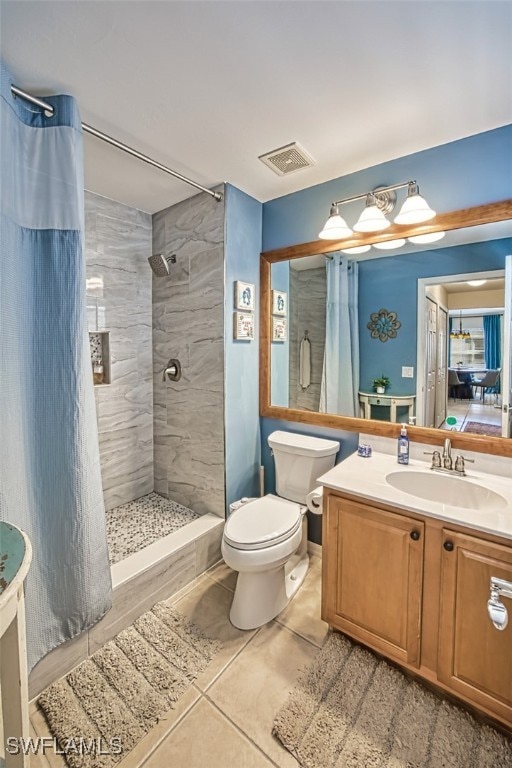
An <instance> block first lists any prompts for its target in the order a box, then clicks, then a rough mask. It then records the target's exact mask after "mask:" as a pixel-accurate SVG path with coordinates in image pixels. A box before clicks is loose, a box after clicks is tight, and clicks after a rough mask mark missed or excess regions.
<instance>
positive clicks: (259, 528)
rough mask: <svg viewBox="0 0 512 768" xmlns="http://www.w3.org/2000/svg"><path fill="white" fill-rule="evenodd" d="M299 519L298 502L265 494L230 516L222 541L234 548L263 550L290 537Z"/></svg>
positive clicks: (300, 517) (298, 525)
mask: <svg viewBox="0 0 512 768" xmlns="http://www.w3.org/2000/svg"><path fill="white" fill-rule="evenodd" d="M301 521H302V514H301V508H300V505H299V504H295V502H293V501H288V500H287V499H281V498H280V497H279V496H273V495H272V494H267V496H263V498H261V499H256V500H255V501H251V502H249V503H248V504H244V505H243V506H242V507H239V509H236V510H235V511H234V512H233V513H232V514H231V515H230V516H229V518H228V521H227V523H226V525H225V527H224V540H225V541H226V542H227V543H228V544H230V545H231V546H232V547H234V548H235V549H264V548H265V547H268V546H273V545H274V544H279V543H280V542H281V541H285V540H286V539H288V538H289V537H290V536H293V534H294V533H295V531H297V530H298V529H299V527H300V525H301Z"/></svg>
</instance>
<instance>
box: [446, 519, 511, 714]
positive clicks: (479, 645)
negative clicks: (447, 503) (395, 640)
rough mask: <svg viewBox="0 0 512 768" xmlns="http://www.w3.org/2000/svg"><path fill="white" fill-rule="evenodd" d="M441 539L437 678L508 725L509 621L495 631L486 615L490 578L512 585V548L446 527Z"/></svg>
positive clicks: (509, 608) (509, 674)
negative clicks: (502, 627)
mask: <svg viewBox="0 0 512 768" xmlns="http://www.w3.org/2000/svg"><path fill="white" fill-rule="evenodd" d="M443 539H444V541H443V551H442V563H441V602H440V606H441V610H440V617H439V656H438V679H439V680H440V681H441V682H442V683H444V684H445V685H447V686H449V687H450V688H451V689H452V690H453V691H455V692H457V693H460V694H463V695H464V697H465V698H467V699H470V700H471V701H474V702H475V703H476V704H481V705H483V706H484V707H486V708H487V709H489V710H492V711H494V712H496V713H497V714H501V715H502V716H503V717H504V718H506V719H508V721H509V722H510V723H511V724H512V621H510V622H509V624H508V627H507V628H506V629H505V630H498V629H496V628H495V627H494V626H493V624H492V622H491V620H490V618H489V615H488V613H487V601H488V599H489V592H490V590H489V583H490V580H491V576H497V577H498V578H500V579H505V580H506V581H509V582H512V548H510V547H505V546H503V545H501V544H495V543H492V542H489V541H485V540H484V539H481V538H480V537H478V536H474V535H473V534H471V535H466V534H463V533H455V532H453V531H451V530H450V529H446V528H445V529H444V530H443ZM503 602H504V603H507V602H508V603H509V605H508V606H507V608H508V612H509V614H511V613H512V605H510V603H511V601H510V600H506V599H505V598H503Z"/></svg>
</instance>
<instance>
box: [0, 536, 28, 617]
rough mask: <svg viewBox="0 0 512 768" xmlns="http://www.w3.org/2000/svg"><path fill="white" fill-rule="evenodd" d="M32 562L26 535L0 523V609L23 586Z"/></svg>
mask: <svg viewBox="0 0 512 768" xmlns="http://www.w3.org/2000/svg"><path fill="white" fill-rule="evenodd" d="M31 560H32V546H31V544H30V540H29V538H28V536H27V534H26V533H24V532H23V531H21V530H20V529H19V528H17V527H16V526H15V525H12V524H11V523H5V522H2V521H0V608H2V606H3V605H5V604H6V603H7V602H8V601H9V599H10V597H11V596H12V595H13V594H14V593H15V592H16V591H17V589H18V587H19V586H20V584H23V581H24V579H25V576H26V575H27V573H28V569H29V568H30V562H31Z"/></svg>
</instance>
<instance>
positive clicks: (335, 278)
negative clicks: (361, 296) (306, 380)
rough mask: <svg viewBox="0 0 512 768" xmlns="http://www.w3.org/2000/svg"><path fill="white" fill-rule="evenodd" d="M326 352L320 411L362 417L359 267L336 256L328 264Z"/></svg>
mask: <svg viewBox="0 0 512 768" xmlns="http://www.w3.org/2000/svg"><path fill="white" fill-rule="evenodd" d="M326 271H327V308H326V317H325V320H326V322H325V352H324V365H323V372H322V385H321V389H320V411H321V412H322V413H337V414H341V415H343V416H357V415H359V321H358V264H357V262H355V261H349V260H348V259H346V258H342V256H341V254H339V253H335V254H333V255H332V258H331V259H329V260H328V261H327V265H326Z"/></svg>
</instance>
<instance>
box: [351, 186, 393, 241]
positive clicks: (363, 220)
mask: <svg viewBox="0 0 512 768" xmlns="http://www.w3.org/2000/svg"><path fill="white" fill-rule="evenodd" d="M390 226H391V222H390V221H389V220H388V219H386V217H385V216H384V214H383V213H382V211H381V210H380V208H379V207H378V205H377V203H376V200H375V195H373V194H372V193H371V192H370V194H369V195H367V196H366V205H365V207H364V209H363V212H362V213H361V215H360V217H359V219H358V220H357V223H356V224H354V231H355V232H381V231H382V230H383V229H387V228H388V227H390Z"/></svg>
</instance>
